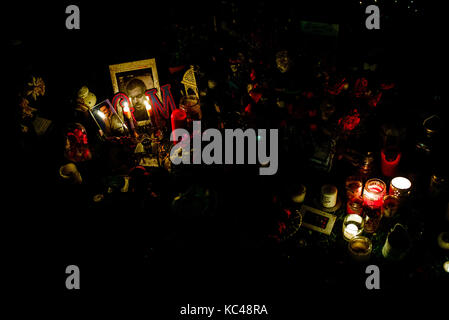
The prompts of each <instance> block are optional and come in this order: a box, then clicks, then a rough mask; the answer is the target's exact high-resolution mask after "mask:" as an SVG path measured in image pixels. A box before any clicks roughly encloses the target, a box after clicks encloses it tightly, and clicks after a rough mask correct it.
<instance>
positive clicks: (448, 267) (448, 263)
mask: <svg viewBox="0 0 449 320" xmlns="http://www.w3.org/2000/svg"><path fill="white" fill-rule="evenodd" d="M443 268H444V271H446V272H449V261H446V262H445V263H444V264H443Z"/></svg>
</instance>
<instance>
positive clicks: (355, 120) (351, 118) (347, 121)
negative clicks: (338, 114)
mask: <svg viewBox="0 0 449 320" xmlns="http://www.w3.org/2000/svg"><path fill="white" fill-rule="evenodd" d="M359 123H360V115H359V113H358V112H357V109H354V110H353V111H352V113H351V114H349V115H347V116H345V117H343V118H340V119H339V120H338V124H339V125H341V126H343V131H352V130H354V128H355V127H357V125H358V124H359Z"/></svg>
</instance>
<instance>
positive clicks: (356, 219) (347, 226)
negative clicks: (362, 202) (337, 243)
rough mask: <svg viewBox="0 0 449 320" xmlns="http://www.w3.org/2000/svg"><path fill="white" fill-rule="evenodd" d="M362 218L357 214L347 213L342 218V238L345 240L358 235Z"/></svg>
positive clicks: (361, 227)
mask: <svg viewBox="0 0 449 320" xmlns="http://www.w3.org/2000/svg"><path fill="white" fill-rule="evenodd" d="M363 225H364V222H363V218H362V217H361V216H359V215H358V214H348V215H347V216H346V217H345V219H344V220H343V238H344V239H345V240H346V241H349V240H351V239H352V238H354V237H356V236H358V235H360V234H361V233H362V232H363Z"/></svg>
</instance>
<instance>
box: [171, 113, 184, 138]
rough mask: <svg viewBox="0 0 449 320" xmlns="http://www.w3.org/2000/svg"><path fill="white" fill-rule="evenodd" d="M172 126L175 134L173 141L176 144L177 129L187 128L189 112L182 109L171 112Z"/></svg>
mask: <svg viewBox="0 0 449 320" xmlns="http://www.w3.org/2000/svg"><path fill="white" fill-rule="evenodd" d="M171 128H172V134H173V143H174V144H176V143H177V141H176V136H175V133H174V132H175V130H176V129H186V128H187V113H186V112H185V111H184V110H182V109H175V110H173V112H172V114H171Z"/></svg>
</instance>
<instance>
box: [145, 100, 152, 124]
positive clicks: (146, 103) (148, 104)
mask: <svg viewBox="0 0 449 320" xmlns="http://www.w3.org/2000/svg"><path fill="white" fill-rule="evenodd" d="M147 99H148V97H147ZM144 104H145V109H146V110H147V114H148V118H150V120H151V113H150V110H151V104H150V103H149V102H148V101H147V100H145V101H144Z"/></svg>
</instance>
